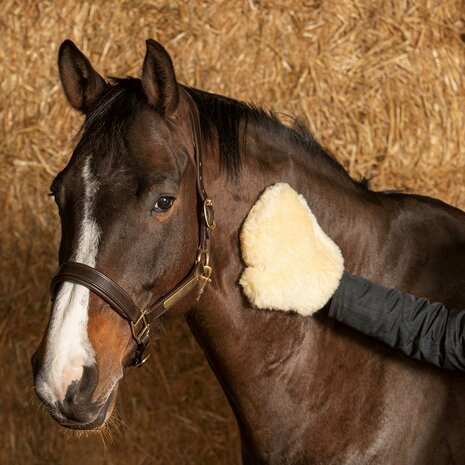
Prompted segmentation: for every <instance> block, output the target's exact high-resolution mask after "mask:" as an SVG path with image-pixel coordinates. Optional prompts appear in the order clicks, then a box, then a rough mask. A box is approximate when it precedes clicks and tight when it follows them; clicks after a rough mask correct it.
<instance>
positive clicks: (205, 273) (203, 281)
mask: <svg viewBox="0 0 465 465" xmlns="http://www.w3.org/2000/svg"><path fill="white" fill-rule="evenodd" d="M212 272H213V269H212V267H211V266H208V265H203V269H202V274H201V275H200V276H199V295H198V297H197V300H199V299H200V296H201V295H202V294H203V291H204V290H205V288H206V286H207V284H208V283H209V282H211V280H212V279H211V275H212Z"/></svg>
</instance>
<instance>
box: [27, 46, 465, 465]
mask: <svg viewBox="0 0 465 465" xmlns="http://www.w3.org/2000/svg"><path fill="white" fill-rule="evenodd" d="M58 62H59V72H60V77H61V81H62V85H63V88H64V92H65V95H66V97H67V99H68V100H69V102H70V104H71V105H72V106H73V107H74V108H75V109H77V110H79V111H80V112H82V113H83V114H84V115H85V122H84V124H83V128H82V130H81V133H80V138H79V141H78V143H77V145H76V148H75V150H74V152H73V155H72V157H71V159H70V161H69V163H68V165H67V166H66V167H65V168H64V170H63V171H62V172H61V173H59V174H58V176H57V177H56V179H55V180H54V181H53V183H52V186H51V192H52V194H53V195H54V197H55V200H56V203H57V205H58V209H59V212H60V218H61V226H62V239H61V244H60V250H59V262H60V265H62V268H61V271H60V273H59V274H58V275H57V277H56V278H55V279H54V283H53V286H52V287H53V290H52V294H53V297H54V299H53V305H52V310H51V316H50V320H49V324H48V326H47V329H46V332H45V334H44V336H43V338H42V342H41V343H40V345H39V347H38V349H37V351H36V353H35V354H34V356H33V359H32V364H33V371H34V381H35V389H36V391H37V394H38V396H39V397H40V398H41V399H42V400H43V401H44V402H45V404H46V405H47V406H48V409H49V411H50V412H51V414H52V416H53V417H54V418H55V419H56V420H57V421H58V422H59V423H60V424H62V425H63V426H66V427H68V428H75V429H92V428H98V427H100V426H101V425H102V424H103V423H104V422H105V421H106V420H107V419H108V418H109V416H110V415H111V412H112V409H113V406H114V402H115V397H116V392H117V389H118V383H119V381H120V380H121V378H122V376H123V371H124V368H125V367H126V366H128V365H130V364H134V363H135V364H138V363H141V362H142V361H143V351H144V349H145V347H146V345H147V339H148V338H147V337H146V335H148V334H150V333H149V331H150V323H151V321H152V318H153V317H154V315H159V314H161V313H163V312H164V311H166V309H167V308H170V310H169V313H170V314H178V315H184V316H185V317H186V319H187V321H188V324H189V326H190V328H191V330H192V332H193V334H194V336H195V338H196V340H197V341H198V343H199V344H200V346H201V347H202V349H203V351H204V352H205V354H206V357H207V359H208V361H209V363H210V365H211V367H212V369H213V370H214V372H215V374H216V376H217V378H218V380H219V382H220V383H221V385H222V387H223V389H224V391H225V393H226V395H227V397H228V400H229V402H230V404H231V407H232V409H233V411H234V413H235V416H236V419H237V422H238V426H239V429H240V433H241V444H242V456H243V463H244V464H325V465H327V464H352V465H364V464H374V463H376V464H384V465H388V464H390V465H394V464H396V465H398V464H405V465H426V464H431V465H433V464H434V465H443V464H444V465H445V464H464V463H465V441H464V438H465V382H464V377H463V375H461V374H457V373H453V372H448V371H441V370H439V369H436V368H434V367H431V366H427V365H426V364H422V363H419V362H416V361H412V360H409V359H408V358H407V357H405V356H403V355H401V354H398V353H396V352H394V351H392V350H390V349H389V348H386V347H384V346H381V345H379V344H378V343H376V342H374V341H372V340H369V339H367V338H366V337H364V336H362V335H359V334H356V333H355V332H354V331H352V330H350V329H348V328H345V327H343V326H342V325H339V324H338V323H336V322H333V321H329V319H328V318H327V315H326V313H325V312H326V309H322V310H321V311H320V312H319V313H318V314H317V316H316V317H303V316H299V315H297V314H286V313H282V312H275V311H264V310H258V309H255V308H252V307H251V306H250V305H249V304H248V302H247V301H246V300H245V298H244V296H243V294H242V293H241V290H240V287H239V285H238V280H239V277H240V275H241V272H242V269H243V263H242V262H241V256H240V249H239V231H240V228H241V224H242V222H243V220H244V218H245V217H246V215H247V213H248V211H249V210H250V208H251V206H252V205H253V204H254V202H255V201H256V199H257V198H258V196H259V195H260V194H261V192H262V191H263V190H264V189H265V188H266V187H267V186H269V185H271V184H274V183H277V182H287V183H288V184H290V185H291V186H292V187H293V188H294V189H296V190H297V191H298V192H300V193H302V194H303V195H304V197H305V198H306V200H307V202H308V204H309V206H310V208H311V209H312V211H313V212H314V214H315V216H316V218H317V219H318V221H319V223H320V225H321V226H322V228H323V229H324V231H325V232H327V233H328V235H329V236H330V237H331V238H332V239H333V240H334V241H335V242H336V243H337V244H338V245H339V247H340V248H341V250H342V253H343V256H344V258H345V265H346V269H347V270H348V271H349V272H351V273H354V274H357V275H362V276H364V277H367V278H369V279H373V280H376V281H378V282H380V283H383V284H384V285H386V286H390V287H396V288H399V289H403V290H405V291H409V292H411V293H414V294H416V295H418V296H424V297H427V298H430V299H434V300H439V301H441V302H443V303H444V304H446V305H447V306H448V307H449V308H458V307H463V306H465V260H464V257H465V214H464V213H463V212H461V211H460V210H458V209H456V208H453V207H451V206H448V205H447V204H445V203H443V202H440V201H438V200H434V199H431V198H427V197H422V196H419V195H406V194H400V193H388V192H374V191H371V190H370V189H369V188H368V187H367V186H366V185H365V184H364V183H361V182H356V181H354V180H353V179H351V177H350V176H349V175H348V174H347V172H346V171H345V170H344V169H343V167H342V166H341V165H340V164H339V163H338V162H337V161H336V160H335V159H334V158H333V157H332V156H331V155H330V154H328V153H327V152H326V151H325V150H324V149H323V148H322V147H321V146H320V145H319V144H318V143H317V142H316V141H315V140H314V139H313V137H312V136H311V135H310V134H309V132H308V131H307V130H306V129H305V128H304V127H303V126H301V125H300V124H296V125H295V126H294V127H289V126H285V125H283V124H281V123H280V122H279V121H278V120H277V118H276V117H274V116H273V115H271V114H268V113H267V112H265V111H263V110H261V109H258V108H256V107H253V106H250V105H247V104H245V103H242V102H239V101H236V100H232V99H229V98H226V97H223V96H219V95H214V94H210V93H206V92H203V91H200V90H197V89H193V88H189V87H185V86H182V85H181V84H179V83H178V82H177V80H176V77H175V72H174V68H173V64H172V61H171V58H170V56H169V55H168V53H167V52H166V50H165V49H164V48H163V47H162V46H161V45H160V44H159V43H157V42H155V41H153V40H149V41H147V52H146V56H145V59H144V64H143V71H142V77H141V79H135V78H124V79H112V80H111V81H110V82H106V81H105V80H104V79H103V78H102V77H101V76H100V75H99V74H98V73H97V72H96V71H95V70H94V69H93V67H92V65H91V64H90V62H89V61H88V59H87V58H86V57H85V56H84V55H83V54H82V53H81V52H80V51H79V50H78V49H77V47H76V46H75V45H74V44H73V43H72V42H71V41H65V42H64V43H63V44H62V46H61V48H60V52H59V60H58ZM201 153H203V155H204V157H203V158H200V156H201ZM207 192H208V196H207V195H206V193H207ZM212 203H213V205H214V207H215V211H216V224H217V227H216V229H213V228H214V225H215V223H214V221H215V220H214V219H213V214H212V213H213V211H212V209H213V207H212ZM281 246H282V247H287V246H288V244H287V243H286V237H283V238H282V243H281ZM76 263H77V264H76ZM79 264H81V265H79ZM211 270H213V273H212V275H211V276H210V272H211ZM210 280H211V282H210ZM173 289H174V291H173ZM200 290H203V291H204V292H203V294H202V295H201V296H200V297H199V295H200ZM162 296H167V297H166V298H165V297H162ZM160 299H161V300H160ZM168 301H169V305H168V304H167V302H168ZM160 302H161V304H160ZM147 308H148V309H149V310H154V314H152V313H151V312H150V311H147V312H146V311H145V310H140V309H147ZM128 322H129V324H128Z"/></svg>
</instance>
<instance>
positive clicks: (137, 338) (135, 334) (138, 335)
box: [129, 310, 150, 364]
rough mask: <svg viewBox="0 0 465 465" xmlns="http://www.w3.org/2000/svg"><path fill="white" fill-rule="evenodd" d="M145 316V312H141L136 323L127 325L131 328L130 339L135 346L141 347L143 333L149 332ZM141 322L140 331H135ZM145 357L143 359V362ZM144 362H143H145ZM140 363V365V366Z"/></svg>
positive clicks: (132, 322) (131, 322)
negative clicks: (132, 339) (133, 341)
mask: <svg viewBox="0 0 465 465" xmlns="http://www.w3.org/2000/svg"><path fill="white" fill-rule="evenodd" d="M146 314H147V312H146V310H142V311H141V313H140V317H139V318H138V319H137V320H136V321H130V322H129V325H130V326H131V332H132V337H133V338H134V339H135V341H136V342H137V344H139V345H141V344H142V336H144V334H145V333H147V332H148V331H149V330H150V324H149V322H148V321H147V319H146V318H145V315H146ZM141 321H142V324H143V326H142V328H141V330H140V331H137V326H138V325H139V323H140V322H141ZM146 359H147V357H145V360H146ZM145 360H144V362H145ZM142 363H143V362H141V363H140V364H142Z"/></svg>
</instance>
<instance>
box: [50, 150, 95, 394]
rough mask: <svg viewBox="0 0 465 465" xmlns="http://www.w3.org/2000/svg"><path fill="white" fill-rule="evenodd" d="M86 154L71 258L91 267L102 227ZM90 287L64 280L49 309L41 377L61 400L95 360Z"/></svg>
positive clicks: (93, 182)
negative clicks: (89, 324) (90, 333)
mask: <svg viewBox="0 0 465 465" xmlns="http://www.w3.org/2000/svg"><path fill="white" fill-rule="evenodd" d="M89 165H90V159H89V158H87V160H86V162H85V164H84V168H83V170H82V181H83V185H84V198H83V213H82V221H81V224H80V228H79V235H78V241H77V248H76V250H75V252H74V253H73V256H72V257H71V260H73V261H76V262H79V263H84V264H85V265H89V266H92V267H94V266H95V260H96V256H97V251H98V246H99V239H100V233H101V230H100V228H99V226H98V224H97V223H96V222H95V219H94V218H93V214H92V213H93V198H94V195H95V193H96V191H97V184H96V181H95V179H94V178H93V177H92V174H91V172H90V166H89ZM88 306H89V289H87V288H86V287H84V286H80V285H78V284H72V283H69V282H64V283H63V284H62V286H61V289H60V291H59V292H58V294H57V297H56V300H55V303H54V305H53V309H52V319H51V323H50V328H49V333H48V343H47V348H46V354H45V366H44V372H43V373H44V375H45V376H44V377H43V378H42V380H43V381H45V384H46V385H47V391H48V392H47V394H48V395H47V397H49V398H50V400H52V401H54V400H63V398H64V396H65V394H66V390H67V388H68V386H69V384H70V383H71V382H72V381H74V380H79V379H81V377H82V373H83V368H82V367H83V366H84V365H91V364H92V363H94V362H95V353H94V350H93V348H92V345H91V344H90V341H89V338H88V335H87V322H88Z"/></svg>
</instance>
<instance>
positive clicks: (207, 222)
mask: <svg viewBox="0 0 465 465" xmlns="http://www.w3.org/2000/svg"><path fill="white" fill-rule="evenodd" d="M180 90H181V92H182V93H183V95H184V96H185V98H186V100H187V103H188V105H189V115H190V120H191V126H192V143H193V146H194V158H195V166H196V185H197V195H198V198H199V201H200V204H201V208H199V209H198V210H199V248H198V251H197V257H196V259H195V262H194V265H193V267H192V269H191V271H190V273H189V274H188V275H187V276H186V277H185V278H184V279H183V280H182V281H181V282H180V283H179V284H178V285H177V286H176V287H175V288H174V289H173V290H171V291H170V292H168V294H166V295H164V296H163V297H162V298H160V299H158V300H156V301H155V302H153V303H152V304H150V305H148V307H146V308H144V309H140V308H139V307H138V306H137V305H136V304H135V303H134V301H133V300H132V298H131V297H130V296H129V294H128V293H127V292H126V291H125V290H124V289H123V288H121V287H120V286H119V285H118V284H117V283H115V282H114V281H113V280H112V279H110V278H109V277H108V276H106V275H105V274H103V273H101V272H100V271H98V270H97V269H95V268H93V267H91V266H88V265H85V264H83V263H78V262H72V261H70V262H66V263H64V264H63V265H62V266H61V267H60V270H59V271H58V274H57V275H56V276H55V277H54V278H53V279H52V282H51V285H50V294H51V297H52V302H53V301H54V300H55V297H56V295H57V293H58V289H59V285H60V284H61V283H62V282H65V281H66V282H72V283H75V284H80V285H82V286H85V287H87V288H88V289H89V290H90V291H92V292H93V293H94V294H96V295H97V296H99V297H100V298H101V299H103V300H104V301H105V302H106V303H107V304H108V305H109V306H110V307H111V308H112V309H113V310H114V311H115V312H116V313H118V315H120V316H121V317H122V318H124V319H125V320H127V321H128V323H129V325H130V327H131V334H132V338H133V339H134V340H135V342H136V350H135V355H134V358H133V363H132V364H133V365H134V366H141V365H142V364H143V363H144V362H145V361H146V360H147V358H148V355H147V356H145V357H144V352H145V350H146V349H147V347H148V346H149V344H150V322H151V321H153V320H155V319H156V318H158V317H160V316H161V315H163V314H164V313H165V312H166V311H167V310H169V309H170V308H171V307H172V306H173V305H175V304H176V303H177V302H179V301H180V300H181V299H183V298H184V297H186V296H187V295H189V294H190V293H191V292H192V291H194V290H195V289H196V288H197V289H198V295H197V300H198V299H199V298H200V296H201V295H202V293H203V291H204V290H205V287H206V286H207V284H208V283H209V282H210V281H211V275H212V272H213V270H212V267H211V266H210V234H211V231H212V230H213V229H215V228H216V222H215V215H214V210H213V201H212V199H211V198H210V197H208V195H207V192H206V191H205V188H204V186H203V178H202V152H201V147H200V141H201V130H200V120H199V111H198V108H197V105H196V104H195V102H194V100H193V99H192V97H191V96H190V95H189V93H188V92H187V91H186V90H184V88H182V87H180Z"/></svg>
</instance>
